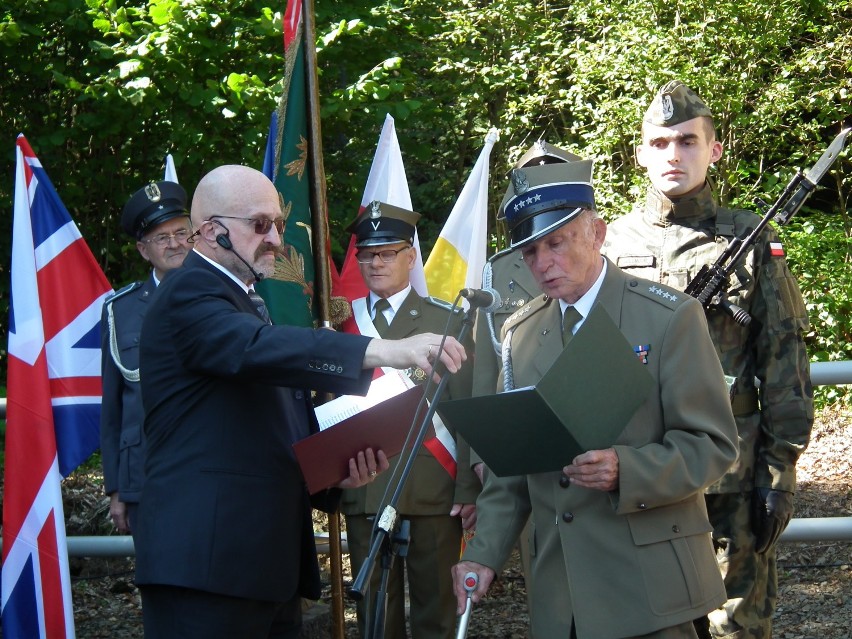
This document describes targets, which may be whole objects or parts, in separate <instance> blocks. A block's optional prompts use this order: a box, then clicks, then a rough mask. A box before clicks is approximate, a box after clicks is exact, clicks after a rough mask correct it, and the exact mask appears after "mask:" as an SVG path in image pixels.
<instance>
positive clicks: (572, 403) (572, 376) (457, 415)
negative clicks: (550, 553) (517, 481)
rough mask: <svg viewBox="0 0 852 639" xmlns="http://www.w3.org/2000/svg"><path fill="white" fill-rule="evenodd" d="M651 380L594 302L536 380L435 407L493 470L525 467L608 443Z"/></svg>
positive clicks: (560, 461) (531, 469)
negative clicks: (524, 384)
mask: <svg viewBox="0 0 852 639" xmlns="http://www.w3.org/2000/svg"><path fill="white" fill-rule="evenodd" d="M652 385H653V379H652V377H651V374H650V373H649V372H648V371H647V370H646V368H645V366H644V365H643V363H642V361H641V360H640V359H639V357H637V355H636V353H634V351H633V347H632V346H631V345H630V343H628V341H627V340H626V339H625V337H624V335H622V334H621V331H620V330H619V329H618V327H617V326H616V325H615V323H614V322H613V321H612V319H611V318H610V316H609V314H608V313H607V312H606V311H605V310H604V309H603V307H602V306H600V305H599V304H595V305H594V306H593V307H592V310H591V312H590V313H589V316H588V317H587V318H586V320H585V321H584V322H583V325H582V326H581V327H580V329H579V330H578V331H577V333H576V334H575V335H574V338H573V339H572V340H571V341H570V342H568V345H567V346H566V347H565V348H564V349H563V351H562V353H561V354H560V355H559V357H557V359H556V361H555V362H554V363H553V365H552V366H551V367H550V369H549V370H548V371H547V372H546V373H545V374H544V376H543V377H542V378H541V380H540V381H539V382H538V383H537V384H536V385H535V386H530V387H526V388H520V389H516V390H513V391H509V392H505V393H499V394H497V395H485V396H481V397H471V398H466V399H456V400H449V401H444V402H441V403H439V404H438V412H439V413H440V415H441V417H442V418H443V419H444V421H445V422H447V423H449V424H451V425H452V426H454V427H455V429H456V431H457V432H460V433H461V434H462V436H463V437H464V438H465V440H466V441H467V442H468V443H469V444H470V446H471V448H472V449H473V450H475V451H476V453H477V454H478V455H479V456H480V457H481V458H482V460H483V461H484V462H485V464H486V465H487V466H488V468H489V469H490V470H491V471H492V472H494V473H495V474H496V475H498V476H500V477H504V476H509V475H528V474H534V473H543V472H549V471H556V470H561V469H562V468H563V467H564V466H567V465H568V464H570V463H571V460H572V459H574V457H576V456H577V455H579V454H580V453H582V452H585V451H587V450H599V449H604V448H609V447H610V446H612V445H613V444H614V443H615V441H616V440H617V439H618V436H619V435H620V434H621V433H622V431H623V430H624V427H625V426H626V425H627V422H628V421H630V418H631V417H632V416H633V414H634V413H635V412H636V409H637V408H638V407H639V406H641V405H642V404H643V403H644V402H646V401H648V399H649V393H650V392H651V387H652Z"/></svg>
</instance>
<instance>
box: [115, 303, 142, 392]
mask: <svg viewBox="0 0 852 639" xmlns="http://www.w3.org/2000/svg"><path fill="white" fill-rule="evenodd" d="M107 326H108V327H109V354H110V355H111V356H112V361H113V362H115V365H116V367H117V368H118V370H119V371H121V375H122V376H123V377H124V379H126V380H127V381H128V382H138V381H139V369H138V368H137V369H136V370H130V369H127V368H125V367H124V366H123V365H122V363H121V358H120V356H119V354H118V338H117V337H116V334H115V318H114V317H113V314H112V304H107Z"/></svg>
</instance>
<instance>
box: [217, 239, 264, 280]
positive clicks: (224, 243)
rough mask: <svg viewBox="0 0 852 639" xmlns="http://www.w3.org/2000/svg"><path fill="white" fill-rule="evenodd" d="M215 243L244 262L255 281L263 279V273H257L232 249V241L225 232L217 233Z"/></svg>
mask: <svg viewBox="0 0 852 639" xmlns="http://www.w3.org/2000/svg"><path fill="white" fill-rule="evenodd" d="M216 244H218V245H219V246H221V247H222V248H223V249H225V250H226V251H230V252H231V253H233V254H234V255H235V256H236V258H237V259H238V260H239V261H240V262H242V263H243V264H245V265H246V268H248V270H249V271H251V274H252V275H253V276H254V279H255V281H257V282H259V281H260V280H262V279H263V273H258V272H257V271H255V270H254V269H253V268H252V266H251V264H249V263H248V262H247V261H246V260H244V259H243V256H242V255H240V254H239V253H237V252H236V251H235V250H234V243H233V242H231V238H229V237H228V234H227V233H222V234H221V235H217V236H216Z"/></svg>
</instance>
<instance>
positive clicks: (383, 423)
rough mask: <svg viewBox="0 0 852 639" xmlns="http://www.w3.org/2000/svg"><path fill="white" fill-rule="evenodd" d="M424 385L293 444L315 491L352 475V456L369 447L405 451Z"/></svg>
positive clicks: (312, 491)
mask: <svg viewBox="0 0 852 639" xmlns="http://www.w3.org/2000/svg"><path fill="white" fill-rule="evenodd" d="M422 397H423V389H422V388H421V387H420V386H414V387H411V388H408V389H407V390H404V391H403V392H401V393H398V394H396V395H393V396H391V397H390V398H389V399H385V400H384V401H381V402H379V403H376V404H374V405H373V406H371V407H369V408H365V409H363V410H360V412H355V413H354V414H352V415H351V416H349V417H347V418H346V419H343V421H340V422H339V423H337V424H334V425H332V426H329V427H327V428H325V429H324V430H321V431H320V432H318V433H314V434H313V435H310V436H309V437H306V438H305V439H302V440H300V441H298V442H296V443H295V444H293V451H294V452H295V453H296V459H297V460H298V462H299V466H301V468H302V475H303V476H304V478H305V483H306V484H307V486H308V492H309V493H311V494H313V493H316V492H319V491H320V490H324V489H326V488H329V487H331V486H336V485H337V484H339V483H340V482H341V481H342V480H343V479H345V478H346V477H348V476H349V459H350V458H352V457H354V456H355V455H356V454H357V453H358V452H359V451H362V450H364V449H365V448H372V449H373V450H374V451H378V450H382V451H384V453H385V455H387V456H388V457H392V456H393V455H396V454H398V453H400V452H401V451H402V447H403V445H404V444H405V439H406V437H407V436H408V431H409V429H410V427H411V424H412V422H413V420H414V415H415V413H416V411H417V407H418V405H419V404H420V399H421V398H422Z"/></svg>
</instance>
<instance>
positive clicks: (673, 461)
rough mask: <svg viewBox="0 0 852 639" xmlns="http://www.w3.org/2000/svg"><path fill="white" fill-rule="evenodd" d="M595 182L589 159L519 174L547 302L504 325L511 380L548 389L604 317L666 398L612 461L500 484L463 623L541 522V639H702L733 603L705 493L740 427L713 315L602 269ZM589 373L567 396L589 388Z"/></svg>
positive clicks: (657, 397) (608, 454)
mask: <svg viewBox="0 0 852 639" xmlns="http://www.w3.org/2000/svg"><path fill="white" fill-rule="evenodd" d="M591 172H592V167H591V162H590V161H577V162H567V163H564V164H552V165H548V166H538V167H530V168H527V169H516V170H514V171H513V172H512V184H511V186H510V187H509V191H508V193H507V196H506V198H505V200H504V206H503V208H504V210H505V212H506V220H507V223H508V225H509V230H510V235H511V246H512V247H513V248H515V249H517V250H520V251H521V254H522V255H523V258H524V262H525V263H526V265H527V266H528V267H529V269H530V270H531V272H532V273H533V275H534V277H535V279H536V282H537V283H538V285H539V287H540V288H541V290H542V291H543V293H544V294H543V295H540V296H538V297H536V298H535V299H534V300H533V301H532V302H530V303H529V304H527V305H526V306H524V307H523V308H521V309H520V310H519V311H518V312H516V313H515V314H514V315H513V316H512V317H510V318H509V319H508V320H507V321H506V323H505V324H504V325H503V330H502V336H503V349H504V351H505V352H506V354H505V356H504V366H503V368H502V370H501V378H504V379H505V378H506V377H508V376H509V375H511V376H512V380H510V381H507V383H508V385H509V386H512V387H524V386H529V385H533V384H535V383H536V382H537V381H538V380H539V379H540V378H541V377H542V375H543V374H544V372H546V371H547V369H548V368H549V367H550V366H551V364H552V363H553V362H554V361H555V359H556V358H557V356H558V355H559V353H560V352H561V348H562V346H563V343H565V342H566V341H567V340H569V339H571V337H572V336H573V334H574V332H575V331H577V330H583V329H582V323H583V321H584V318H585V317H587V316H588V314H589V312H590V310H591V308H592V306H593V305H594V304H599V305H601V306H602V308H603V309H604V310H605V311H606V312H607V313H608V314H609V316H610V317H611V318H612V319H613V321H614V322H615V324H616V325H617V326H618V327H619V329H620V330H621V331H622V333H623V334H624V336H625V337H626V339H627V340H628V341H629V342H631V343H632V344H642V345H644V349H643V352H642V353H641V354H640V355H641V356H642V358H643V363H645V365H646V366H647V370H648V372H649V373H650V376H651V378H652V379H653V384H652V386H651V389H650V391H649V395H648V398H647V401H645V402H644V403H643V404H642V405H640V407H639V408H638V409H637V410H636V412H635V413H634V415H633V416H632V418H631V419H630V420H629V421H628V423H627V424H626V427H625V429H624V431H623V433H622V434H621V435H620V436H619V438H618V439H617V441H616V442H615V444H614V445H613V446H612V447H611V448H608V449H605V450H591V451H587V452H584V453H582V454H580V455H578V456H577V457H575V458H574V459H566V460H565V464H566V465H565V467H564V468H563V469H562V470H561V472H548V473H540V474H536V475H527V476H518V477H496V476H494V475H489V476H488V477H487V479H486V482H485V487H484V488H483V492H482V494H481V495H480V497H479V499H478V500H477V530H476V535H475V536H474V537H473V539H472V540H471V541H470V543H469V544H468V545H467V548H466V550H465V552H464V555H463V561H462V562H460V563H459V564H457V565H456V566H454V568H453V574H454V581H455V589H456V595H457V602H458V609H459V611H462V610H463V609H464V605H465V591H464V588H463V579H464V575H465V574H466V573H467V572H468V571H474V572H476V573H477V574H478V575H479V585H478V587H477V590H476V591H475V592H474V594H473V600H474V602H477V601H479V599H480V598H481V597H482V596H483V595H484V594H485V592H486V591H487V589H488V587H489V585H490V583H491V581H492V579H493V578H494V575H495V571H497V570H499V569H500V567H501V566H502V564H503V562H504V561H505V560H506V558H507V555H508V554H509V552H510V551H511V548H512V545H513V544H514V542H515V540H516V539H517V537H518V535H519V534H520V532H521V530H522V528H523V525H524V523H525V521H526V519H527V517H528V516H529V515H531V516H532V519H533V523H534V528H533V530H534V532H533V539H532V541H531V543H532V544H534V546H535V552H536V557H535V561H534V562H533V564H532V586H533V591H534V595H535V596H534V597H533V602H532V610H531V613H530V620H531V624H532V629H531V630H532V636H533V637H536V638H539V639H551V638H553V637H566V638H568V637H578V638H579V639H607V638H614V637H639V636H643V637H645V636H647V637H695V629H694V627H693V625H692V620H693V619H695V618H696V617H697V616H698V615H701V614H706V613H707V612H709V611H710V610H712V609H714V608H715V607H716V606H718V605H719V604H720V603H721V602H722V601H724V600H725V591H724V587H723V584H722V578H721V576H720V575H719V573H718V569H717V567H716V562H715V558H714V554H713V547H712V542H711V538H710V530H711V528H710V524H709V522H708V520H707V511H706V509H705V506H704V498H703V495H702V492H703V489H704V488H705V487H706V486H708V485H709V484H711V483H712V482H714V481H716V480H717V479H718V478H719V477H721V476H722V474H723V473H724V472H725V471H726V470H727V469H728V468H729V466H730V465H731V464H732V463H733V461H734V460H735V458H736V430H735V426H734V418H733V415H732V413H731V409H730V406H729V405H727V404H726V402H725V399H726V397H727V389H726V387H725V382H724V376H723V374H722V370H721V367H720V365H719V361H718V358H717V357H716V356H715V351H714V350H713V344H712V343H711V341H710V339H709V335H708V333H707V324H706V321H705V320H704V314H703V312H702V309H701V306H700V304H698V302H697V301H695V300H694V299H691V298H689V297H687V296H684V295H682V294H680V293H678V292H676V291H674V290H672V289H669V288H667V287H665V286H660V285H657V284H654V283H652V282H650V281H647V280H642V279H639V278H635V277H632V276H628V275H626V274H625V273H623V272H622V271H621V270H620V269H618V268H617V267H616V266H615V265H614V264H612V263H611V262H609V261H608V260H606V259H604V258H603V257H602V256H601V254H600V248H601V246H602V245H603V242H604V238H605V236H606V224H605V223H604V222H603V220H601V219H600V218H598V216H597V214H596V212H595V204H594V195H593V190H592V186H591ZM576 366H577V370H576V375H574V376H572V377H571V378H569V379H566V380H565V383H566V384H583V362H577V364H576ZM501 381H502V380H501ZM609 401H618V390H617V389H612V393H611V395H610V399H609ZM519 427H521V428H522V425H520V426H519Z"/></svg>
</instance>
